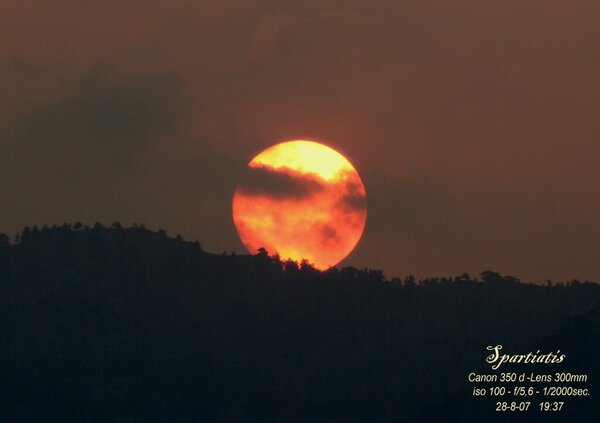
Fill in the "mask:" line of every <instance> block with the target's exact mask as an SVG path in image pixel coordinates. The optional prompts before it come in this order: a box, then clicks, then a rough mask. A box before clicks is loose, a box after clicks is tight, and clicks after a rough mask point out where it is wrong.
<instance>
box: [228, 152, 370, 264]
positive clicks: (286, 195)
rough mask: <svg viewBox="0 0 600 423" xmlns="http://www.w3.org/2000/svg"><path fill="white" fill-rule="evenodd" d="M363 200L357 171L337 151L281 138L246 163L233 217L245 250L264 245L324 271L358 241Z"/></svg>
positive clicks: (362, 224) (364, 216)
mask: <svg viewBox="0 0 600 423" xmlns="http://www.w3.org/2000/svg"><path fill="white" fill-rule="evenodd" d="M366 199H367V195H366V190H365V187H364V184H363V182H362V180H361V178H360V176H359V174H358V172H357V171H356V169H355V168H354V166H352V164H351V163H350V162H349V161H348V159H346V158H345V157H344V156H343V155H342V154H340V153H338V152H337V151H335V150H334V149H332V148H331V147H328V146H326V145H324V144H321V143H317V142H314V141H307V140H294V141H286V142H282V143H279V144H276V145H274V146H272V147H269V148H267V149H266V150H264V151H262V152H261V153H260V154H258V155H257V156H256V157H254V158H253V159H252V160H251V161H250V163H248V167H247V169H246V172H245V174H244V175H243V178H242V180H241V181H240V183H239V184H238V186H237V188H236V190H235V193H234V195H233V221H234V224H235V227H236V229H237V231H238V234H239V236H240V239H241V240H242V243H243V244H244V246H245V247H246V249H247V250H248V251H249V252H250V253H253V254H254V253H256V251H257V250H258V249H259V248H265V249H266V250H267V251H268V252H269V253H270V254H278V255H279V256H280V257H281V258H282V259H288V258H291V259H293V260H296V261H300V260H303V259H306V260H308V261H309V262H311V263H312V264H313V265H315V266H316V267H318V268H321V269H324V268H327V267H330V266H334V265H336V264H337V263H339V262H340V261H341V260H343V259H344V258H345V257H346V256H347V255H348V254H349V253H350V252H351V251H352V250H353V249H354V247H355V246H356V244H357V243H358V241H359V240H360V238H361V236H362V233H363V230H364V227H365V223H366V219H367V202H366Z"/></svg>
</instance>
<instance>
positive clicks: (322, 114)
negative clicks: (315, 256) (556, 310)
mask: <svg viewBox="0 0 600 423" xmlns="http://www.w3.org/2000/svg"><path fill="white" fill-rule="evenodd" d="M598 22H600V2H597V1H592V0H590V1H577V0H575V1H564V0H560V1H551V0H540V1H522V0H518V1H517V0H515V1H482V0H474V1H458V2H455V1H427V2H425V1H411V2H408V1H398V0H382V1H374V0H372V1H357V0H356V1H355V0H345V1H326V0H318V1H317V0H315V1H312V0H309V1H299V0H270V1H267V0H247V1H241V0H240V1H227V0H203V1H198V0H193V1H169V2H165V1H149V0H144V1H134V0H131V1H117V0H110V1H103V2H96V1H89V0H88V1H81V0H54V1H52V2H48V1H27V0H12V1H11V0H6V1H2V2H0V204H1V206H0V232H6V233H8V234H11V235H14V234H15V233H16V232H17V231H18V230H20V229H22V228H23V227H24V226H25V225H29V226H32V225H43V224H44V223H48V224H54V223H58V224H60V223H63V222H65V221H67V222H76V221H81V222H84V223H88V224H93V223H94V222H96V221H100V222H103V223H105V224H111V223H112V222H113V221H114V220H119V221H120V222H122V223H123V224H125V225H129V224H132V223H134V222H137V223H144V224H146V226H148V227H149V228H152V229H158V228H164V229H166V230H167V231H168V233H170V234H175V233H181V234H182V235H183V236H184V237H185V238H186V239H190V240H195V239H198V240H199V241H200V242H201V243H202V245H203V247H204V248H205V249H206V250H208V251H212V252H216V253H221V252H222V251H223V250H236V251H238V252H242V251H243V246H242V244H241V242H240V241H239V239H238V237H237V234H236V232H235V229H234V226H233V222H232V218H231V200H232V195H233V191H234V189H235V186H236V184H237V182H238V180H239V177H240V175H241V174H242V172H243V170H244V167H245V165H246V163H247V162H248V161H249V160H250V159H251V158H252V157H253V156H254V155H256V154H257V153H258V152H260V151H261V150H262V149H264V148H266V147H268V146H270V145H272V144H274V143H276V142H277V141H282V140H289V139H295V138H308V139H314V140H322V141H325V142H326V143H327V144H329V145H331V146H332V147H334V148H336V149H338V150H339V151H340V152H343V153H344V154H345V155H346V156H347V157H348V158H349V159H350V160H351V161H352V163H353V164H354V165H355V167H356V168H357V170H358V171H359V172H360V174H361V175H362V177H363V180H364V183H365V186H366V189H367V196H368V213H369V214H368V221H367V227H366V230H365V234H364V236H363V239H362V241H361V243H360V244H359V246H358V247H357V249H356V250H355V251H354V252H353V254H352V255H351V256H350V257H349V258H348V259H347V260H346V261H345V262H344V263H343V264H348V265H354V266H356V267H359V268H362V267H371V268H381V269H383V270H384V273H385V274H386V276H388V277H391V276H405V275H407V274H409V273H412V274H415V275H416V276H427V275H456V274H461V273H462V272H465V271H468V272H470V273H472V274H476V273H479V272H480V271H482V270H486V269H491V270H496V271H498V272H500V273H503V274H512V275H515V276H519V277H521V278H522V279H524V280H534V281H538V282H543V281H545V280H546V279H553V280H565V279H572V278H580V279H590V280H596V281H600V219H599V217H600V194H599V189H600V165H599V160H600V145H599V142H600V25H598Z"/></svg>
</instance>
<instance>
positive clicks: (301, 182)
mask: <svg viewBox="0 0 600 423" xmlns="http://www.w3.org/2000/svg"><path fill="white" fill-rule="evenodd" d="M238 189H239V192H240V193H243V194H245V195H260V196H266V197H271V198H274V199H278V200H282V199H292V200H304V199H307V198H310V197H312V196H313V195H315V194H317V193H319V192H322V191H323V190H324V189H325V186H324V184H323V182H322V181H321V180H320V179H319V178H318V177H317V176H315V175H312V174H305V173H300V172H297V171H294V170H291V169H288V168H278V169H273V168H270V167H267V166H256V167H248V169H247V171H246V173H245V175H244V176H242V180H241V181H240V185H239V187H238Z"/></svg>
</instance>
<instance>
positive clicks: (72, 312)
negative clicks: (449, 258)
mask: <svg viewBox="0 0 600 423" xmlns="http://www.w3.org/2000/svg"><path fill="white" fill-rule="evenodd" d="M599 304H600V286H599V285H597V284H594V283H589V282H579V281H574V282H569V283H559V284H553V283H549V284H548V285H546V286H538V285H532V284H525V283H522V282H521V281H519V280H518V279H517V278H516V277H512V276H502V275H500V274H498V273H496V272H493V271H485V272H483V273H482V275H481V278H480V279H473V278H471V277H470V276H469V275H468V274H463V275H461V276H457V277H445V278H428V279H424V280H421V281H417V280H415V278H414V277H412V276H410V275H409V276H407V277H405V278H404V279H400V278H393V279H392V280H387V279H386V278H385V277H384V275H383V273H382V272H381V271H378V270H368V269H363V270H359V269H356V268H352V267H346V268H343V269H337V268H332V269H329V270H327V271H318V270H316V269H314V268H313V267H312V266H311V265H310V264H309V263H306V262H302V263H295V262H291V261H284V260H281V259H279V258H278V257H271V256H269V255H268V252H267V251H264V250H262V251H260V252H258V253H257V254H256V255H254V256H250V255H241V254H238V255H235V254H227V253H224V254H210V253H207V252H205V251H203V250H202V248H201V246H200V244H199V243H197V242H186V241H184V240H183V238H182V237H181V236H177V238H171V237H169V236H167V234H166V232H165V231H164V230H160V231H158V232H153V231H150V230H147V229H145V228H144V227H143V226H137V227H132V228H123V227H122V226H121V225H120V224H118V223H117V222H115V224H113V225H111V226H110V227H104V226H103V225H101V224H95V225H93V228H91V229H90V228H88V227H83V226H82V224H81V223H77V224H75V225H74V226H73V227H71V226H70V225H68V224H65V225H62V226H55V227H52V228H49V227H44V228H42V229H38V228H35V227H34V228H26V229H25V230H24V231H23V232H22V233H21V234H20V236H19V242H18V243H14V244H11V243H10V242H9V240H8V238H4V237H2V236H1V235H0V313H1V314H0V316H1V317H0V330H1V332H0V333H2V338H1V340H0V358H1V359H0V378H2V383H1V384H0V387H1V389H2V391H1V392H0V413H1V415H0V419H1V420H2V421H44V422H49V421H103V422H105V421H429V422H432V421H436V420H438V421H443V419H442V420H440V419H441V416H448V415H453V416H456V419H457V420H456V421H469V419H470V418H473V420H472V421H481V420H482V419H486V418H491V417H494V412H493V409H488V408H485V409H481V410H479V409H477V407H479V406H482V407H483V406H484V405H485V404H487V403H476V404H475V403H474V405H469V407H474V409H477V410H476V411H477V413H479V414H473V415H469V414H468V413H467V411H468V410H465V409H461V408H460V404H466V403H468V401H470V400H471V398H469V397H468V394H469V392H468V389H469V386H470V385H469V384H468V383H467V382H466V375H467V374H468V373H469V372H471V371H476V370H477V369H484V368H485V367H486V366H485V362H484V359H485V357H486V355H487V352H486V350H485V348H486V346H487V345H496V344H502V345H504V346H505V348H506V349H507V350H510V351H519V352H526V351H529V350H531V349H532V348H534V347H537V348H541V347H543V348H546V349H549V350H555V349H561V350H563V351H564V352H565V353H566V354H567V355H568V357H569V361H568V366H569V370H572V371H577V366H580V368H581V369H582V370H581V371H585V372H589V373H590V374H593V375H596V376H594V377H592V378H591V380H590V389H592V390H595V391H598V389H599V388H600V386H599V385H598V380H599V378H600V376H599V375H598V364H597V362H596V361H595V359H592V356H591V353H592V352H593V351H595V352H596V353H597V351H598V350H599V345H598V340H599V339H600V325H599V323H598V313H599V308H598V306H599ZM583 340H585V343H584V342H583ZM592 366H595V367H592ZM594 401H595V400H590V401H588V402H587V403H584V402H583V401H582V402H581V403H580V405H581V407H580V409H579V411H577V410H575V411H573V410H571V411H570V413H571V414H569V416H570V419H571V420H570V421H589V417H590V416H592V415H594V416H596V415H597V413H598V408H597V407H598V405H597V401H595V402H594ZM578 404H579V403H578ZM448 413H450V414H448ZM459 417H460V418H459ZM496 417H497V416H496Z"/></svg>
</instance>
